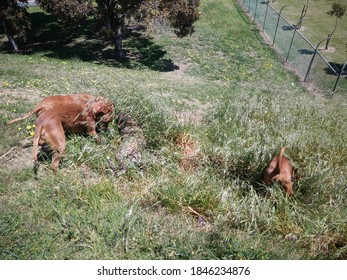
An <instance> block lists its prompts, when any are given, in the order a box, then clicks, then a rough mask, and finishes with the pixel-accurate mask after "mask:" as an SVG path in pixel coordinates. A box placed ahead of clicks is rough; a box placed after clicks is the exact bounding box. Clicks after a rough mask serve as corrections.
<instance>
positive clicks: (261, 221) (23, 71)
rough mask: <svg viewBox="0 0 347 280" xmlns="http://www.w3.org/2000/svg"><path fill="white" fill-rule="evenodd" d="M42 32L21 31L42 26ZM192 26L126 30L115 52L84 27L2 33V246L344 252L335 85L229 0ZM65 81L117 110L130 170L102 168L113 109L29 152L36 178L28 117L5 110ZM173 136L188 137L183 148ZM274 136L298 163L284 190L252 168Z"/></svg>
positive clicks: (42, 254)
mask: <svg viewBox="0 0 347 280" xmlns="http://www.w3.org/2000/svg"><path fill="white" fill-rule="evenodd" d="M35 13H38V11H36V10H35ZM42 16H43V15H42ZM35 17H36V18H40V17H39V14H36V15H35ZM45 20H47V22H50V20H49V19H48V18H45ZM52 24H53V23H52ZM91 24H92V23H91ZM43 30H44V28H43V29H36V30H33V31H32V32H33V34H32V35H30V37H29V38H28V39H27V40H28V41H31V42H36V43H38V42H44V41H45V40H47V39H49V38H50V37H49V33H44V32H43ZM196 30H197V32H196V33H194V34H193V36H192V37H190V38H184V39H177V38H175V36H174V35H173V34H171V33H170V32H169V31H168V30H166V29H161V30H160V31H157V32H156V33H151V34H144V33H134V32H130V31H129V33H128V35H129V37H127V39H126V41H125V49H126V51H127V52H128V55H129V56H130V57H131V58H130V59H128V60H125V61H121V62H119V61H114V60H112V58H111V57H110V56H109V53H108V51H107V47H106V48H105V51H104V52H102V51H100V50H99V49H98V46H99V45H98V44H99V43H100V42H98V39H97V38H94V37H93V36H92V35H90V36H89V37H88V39H87V40H86V41H84V43H83V44H84V46H85V48H83V51H84V55H83V56H81V52H80V51H79V49H78V45H76V42H77V41H78V40H75V39H74V40H72V41H70V39H69V40H67V41H63V42H62V41H59V44H58V45H59V46H60V47H62V48H60V47H59V48H57V47H56V46H52V45H49V44H48V45H44V46H42V47H40V48H29V49H26V52H25V54H9V53H7V51H6V48H7V47H6V45H2V46H1V49H2V50H3V51H2V52H1V53H0V94H1V95H0V98H1V102H0V113H1V114H0V133H1V141H0V157H1V158H0V162H1V164H0V258H1V259H345V258H346V256H347V251H346V250H347V247H346V243H347V239H346V236H347V227H346V224H347V223H346V222H347V221H346V217H347V213H346V209H347V207H346V184H347V177H346V174H347V168H346V164H345V160H346V157H347V144H346V143H347V141H346V140H347V139H346V134H345V131H346V129H347V121H346V120H347V113H346V110H345V107H346V96H344V95H337V96H335V98H330V99H327V98H324V97H322V96H319V95H315V94H313V93H311V92H308V90H307V89H306V88H305V87H303V85H302V84H301V83H300V81H299V79H298V78H297V77H296V76H295V75H294V74H293V73H292V72H290V71H288V70H286V69H285V68H284V67H283V65H282V64H281V62H280V61H279V58H278V57H277V55H276V53H275V52H274V51H273V50H272V49H271V48H269V47H268V46H267V45H266V44H264V42H263V41H262V38H261V36H260V35H259V34H258V32H257V30H255V29H254V28H253V26H252V25H250V23H249V21H248V19H247V17H246V16H245V15H244V14H243V13H242V12H241V11H240V9H239V8H238V7H237V6H235V5H234V3H233V2H232V1H226V0H218V1H203V3H202V14H201V20H200V21H199V22H197V24H196ZM68 31H69V30H66V32H67V33H68ZM74 32H75V33H74V34H75V35H76V36H80V38H82V37H83V38H86V37H87V35H86V34H87V33H88V32H87V31H85V30H75V31H74ZM78 32H81V33H78ZM86 32H87V33H86ZM34 35H35V36H34ZM47 36H48V37H47ZM137 39H141V42H142V43H141V44H137V45H136V47H134V46H135V42H136V40H137ZM73 42H75V43H73ZM35 46H37V44H35ZM91 50H92V51H91ZM94 51H99V53H98V54H97V55H95V52H94ZM174 69H176V70H175V71H173V70H174ZM264 69H266V71H264ZM70 92H88V93H91V94H98V95H103V96H106V97H108V98H109V99H111V100H112V101H113V102H114V104H115V107H116V108H117V109H126V110H128V111H129V112H131V115H132V116H133V117H134V119H135V120H136V121H137V122H138V123H139V125H140V126H141V128H142V129H143V132H144V135H145V137H146V140H147V147H146V149H145V151H144V154H143V166H142V168H136V167H129V169H128V172H127V173H126V174H124V175H122V176H118V177H115V176H114V175H113V173H112V172H111V170H110V169H109V167H108V164H107V160H106V158H107V157H108V156H109V157H111V158H113V159H114V157H115V154H116V151H117V147H118V146H119V143H120V136H119V134H118V131H117V127H116V124H115V123H112V124H111V126H110V131H109V132H107V133H103V134H102V135H101V139H102V141H101V142H102V144H97V143H95V142H93V140H92V139H90V138H88V137H83V136H80V135H72V136H70V137H69V138H68V142H67V152H66V154H65V156H64V157H63V159H62V162H61V166H60V170H59V171H58V173H57V174H53V173H52V172H51V170H49V162H43V163H42V164H41V165H40V168H39V173H38V178H37V179H35V176H34V174H33V173H32V162H31V157H32V155H31V147H30V145H31V141H32V136H31V135H30V132H31V131H32V128H28V125H32V124H33V119H30V120H28V121H27V122H21V123H18V124H17V125H13V126H6V122H7V121H8V120H10V119H12V118H14V117H16V116H18V115H20V114H22V113H24V112H26V111H28V110H29V109H30V108H31V107H32V106H34V104H35V103H37V102H38V101H39V100H40V99H41V98H42V97H43V96H48V95H54V94H64V93H70ZM19 128H20V130H19ZM25 139H27V142H28V143H29V144H27V146H28V147H27V146H26V145H25V143H23V142H25V141H24V140H25ZM185 145H191V146H190V147H198V148H197V149H196V153H194V154H193V155H192V157H191V158H185V156H184V153H183V152H182V150H183V149H182V147H185ZM282 145H286V146H287V150H286V155H287V156H289V157H290V158H291V159H292V160H293V162H294V164H295V166H296V167H297V168H298V172H299V178H298V179H297V180H295V189H294V192H295V195H294V197H293V198H291V199H286V197H285V195H284V193H283V191H282V190H281V188H280V187H279V186H278V185H274V186H267V187H265V186H263V185H262V184H261V183H260V182H259V177H260V176H261V172H262V170H263V168H264V167H265V166H266V164H267V163H268V162H269V160H270V159H271V158H272V156H274V155H276V154H277V153H278V151H279V148H280V147H281V146H282ZM4 155H5V156H4ZM183 162H186V163H187V162H188V165H189V166H190V168H182V163H183ZM192 210H193V211H192ZM196 213H198V214H199V215H200V219H198V216H197V214H196ZM201 217H204V219H201Z"/></svg>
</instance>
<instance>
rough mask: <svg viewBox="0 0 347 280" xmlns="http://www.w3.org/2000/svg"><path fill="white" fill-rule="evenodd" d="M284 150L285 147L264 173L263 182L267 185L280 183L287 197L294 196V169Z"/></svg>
mask: <svg viewBox="0 0 347 280" xmlns="http://www.w3.org/2000/svg"><path fill="white" fill-rule="evenodd" d="M284 150H285V147H282V148H281V149H280V153H279V155H278V156H275V157H274V158H273V159H272V160H271V162H270V163H269V165H268V167H267V168H266V169H265V171H264V179H263V180H264V183H265V184H266V185H268V184H270V183H271V182H272V181H275V182H280V184H281V185H282V187H283V188H284V190H285V191H286V193H287V196H291V195H293V184H292V174H293V171H294V169H293V165H292V163H291V162H290V161H289V160H288V159H287V158H286V157H285V156H284V155H283V154H284Z"/></svg>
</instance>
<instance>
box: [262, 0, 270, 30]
mask: <svg viewBox="0 0 347 280" xmlns="http://www.w3.org/2000/svg"><path fill="white" fill-rule="evenodd" d="M269 1H270V0H268V1H266V10H265V16H264V22H263V31H264V30H265V22H266V17H267V10H268V9H269Z"/></svg>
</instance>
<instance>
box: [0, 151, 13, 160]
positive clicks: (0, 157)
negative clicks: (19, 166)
mask: <svg viewBox="0 0 347 280" xmlns="http://www.w3.org/2000/svg"><path fill="white" fill-rule="evenodd" d="M13 150H14V148H12V149H11V150H9V151H8V152H7V153H6V154H3V155H2V156H1V157H0V159H2V158H3V157H5V156H7V155H8V154H9V153H11V152H12V151H13Z"/></svg>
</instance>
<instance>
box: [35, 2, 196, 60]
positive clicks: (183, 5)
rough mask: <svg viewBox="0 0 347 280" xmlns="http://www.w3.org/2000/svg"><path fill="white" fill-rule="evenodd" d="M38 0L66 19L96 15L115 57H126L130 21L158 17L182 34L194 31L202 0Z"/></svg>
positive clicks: (179, 35)
mask: <svg viewBox="0 0 347 280" xmlns="http://www.w3.org/2000/svg"><path fill="white" fill-rule="evenodd" d="M36 2H37V3H39V4H40V6H41V7H42V8H43V9H44V10H46V11H47V12H50V13H52V14H54V15H56V16H57V17H58V18H60V19H61V20H62V22H64V23H76V22H80V21H81V20H85V19H86V18H87V17H88V16H93V17H94V18H95V19H96V20H97V21H98V23H99V24H98V26H99V32H100V33H102V34H104V35H107V36H108V37H110V38H111V39H112V41H113V43H114V46H115V57H116V58H122V57H124V51H123V46H122V42H123V34H124V28H125V26H126V23H127V21H129V20H132V21H137V22H139V23H146V26H149V24H150V22H151V21H152V20H153V19H154V18H160V19H161V21H162V22H163V21H164V20H167V21H168V22H169V23H170V26H171V27H172V28H173V30H174V32H175V33H176V35H177V36H178V37H184V36H187V35H190V34H192V33H193V32H194V27H193V24H194V22H195V21H196V20H197V19H198V18H199V12H198V8H199V5H200V0H95V1H92V0H37V1H36Z"/></svg>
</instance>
